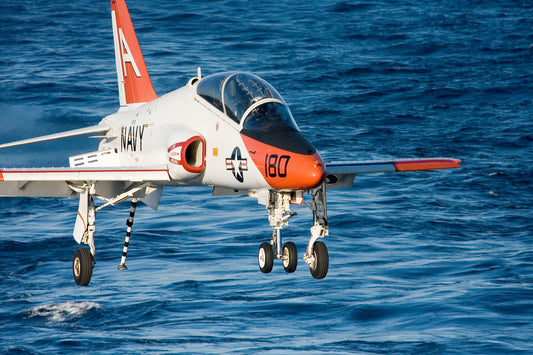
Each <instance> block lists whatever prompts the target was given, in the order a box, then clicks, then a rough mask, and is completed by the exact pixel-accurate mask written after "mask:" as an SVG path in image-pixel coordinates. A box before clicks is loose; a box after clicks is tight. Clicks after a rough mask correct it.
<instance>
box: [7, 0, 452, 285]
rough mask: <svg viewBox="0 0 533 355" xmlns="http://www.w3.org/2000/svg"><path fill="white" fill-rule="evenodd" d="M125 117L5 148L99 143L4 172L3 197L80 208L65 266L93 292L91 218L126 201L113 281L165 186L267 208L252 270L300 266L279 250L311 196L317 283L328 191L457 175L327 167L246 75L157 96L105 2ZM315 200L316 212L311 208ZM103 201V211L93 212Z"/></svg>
mask: <svg viewBox="0 0 533 355" xmlns="http://www.w3.org/2000/svg"><path fill="white" fill-rule="evenodd" d="M111 20H112V26H113V39H114V48H115V62H116V71H117V78H118V91H119V99H120V108H119V109H118V111H117V112H116V113H113V114H111V115H109V116H107V117H105V118H104V119H102V121H101V122H100V123H99V124H98V125H96V126H92V127H87V128H81V129H76V130H72V131H67V132H62V133H56V134H50V135H47V136H42V137H38V138H33V139H26V140H21V141H17V142H12V143H7V144H1V145H0V149H6V148H8V147H13V146H18V145H24V144H30V143H36V142H43V141H48V140H55V139H60V138H66V137H73V136H81V135H96V136H97V138H99V147H98V150H97V151H94V152H90V153H86V154H81V155H77V156H72V157H70V158H69V162H70V167H68V168H24V169H22V168H13V169H3V170H0V196H25V197H78V198H79V208H78V213H77V217H76V222H75V226H74V232H73V236H74V239H75V240H76V242H77V243H78V244H81V243H84V244H87V245H88V246H89V248H79V249H77V250H76V252H75V253H74V260H73V263H72V269H73V275H74V280H75V282H76V284H78V285H82V286H85V285H88V284H89V282H90V280H91V276H92V272H93V267H94V265H95V262H94V260H95V243H94V233H95V215H96V212H97V211H100V210H102V209H103V208H105V207H107V206H110V205H115V204H117V203H119V202H122V201H125V200H128V199H131V212H130V216H129V219H128V220H127V230H126V239H125V243H124V249H123V255H122V260H121V263H120V265H119V268H120V269H126V265H125V261H126V255H127V251H128V244H129V239H130V235H131V230H132V225H133V219H134V215H135V209H136V207H137V202H138V201H141V202H143V203H145V204H146V205H148V206H150V207H151V208H153V209H157V207H158V205H159V201H160V198H161V194H162V192H163V187H165V186H199V185H205V186H212V187H213V195H214V196H221V195H233V194H248V195H249V196H251V197H254V198H256V199H257V201H258V203H259V204H262V205H264V206H265V207H266V209H267V212H268V219H269V222H270V226H271V227H272V239H271V240H270V241H269V242H264V243H262V244H261V245H260V247H259V252H258V261H259V268H260V270H261V271H262V272H263V273H269V272H270V271H271V270H272V267H273V263H274V259H280V260H281V261H282V264H283V268H284V269H285V271H286V272H289V273H290V272H294V271H295V270H296V266H297V250H296V246H295V244H294V243H292V242H286V243H285V244H283V245H282V238H281V230H282V229H283V228H284V227H285V226H287V225H288V222H289V218H290V217H292V216H293V215H294V214H295V213H294V212H291V204H303V197H304V193H310V195H311V196H310V201H311V202H310V203H308V204H306V205H307V206H308V207H310V209H311V210H312V212H313V225H312V227H311V236H310V239H309V242H308V244H307V248H306V253H305V255H304V256H303V258H304V260H305V262H306V263H307V265H308V266H309V268H310V270H311V274H312V276H313V277H314V278H317V279H321V278H324V277H325V276H326V274H327V272H328V267H329V256H328V251H327V248H326V246H325V244H324V243H323V242H321V241H319V239H321V238H323V237H325V236H327V235H328V220H327V204H326V190H328V189H331V188H346V187H351V186H352V184H353V181H354V178H355V175H356V174H363V173H379V172H393V171H414V170H429V169H445V168H458V167H460V161H459V160H456V159H450V158H430V159H408V160H393V161H370V162H367V161H362V162H325V161H323V160H322V158H321V157H320V155H319V154H318V152H317V150H316V148H315V147H314V146H313V144H311V143H310V142H309V141H308V140H307V139H306V138H305V137H304V136H303V135H302V134H301V133H300V131H299V128H298V126H297V125H296V122H295V121H294V118H293V117H292V115H291V112H290V110H289V108H288V107H287V104H286V102H285V101H284V100H283V98H282V97H281V96H280V94H279V93H278V92H277V91H276V89H274V88H273V87H272V86H271V85H270V84H269V83H267V82H266V81H265V80H263V79H261V78H260V77H258V76H256V75H253V74H249V73H244V72H225V73H219V74H214V75H209V76H206V77H203V76H202V73H201V70H200V69H198V72H197V75H196V76H195V77H193V78H192V79H190V80H189V82H188V83H187V84H186V85H185V86H184V87H182V88H179V89H177V90H175V91H172V92H170V93H168V94H166V95H163V96H160V97H159V96H158V95H156V93H155V91H154V89H153V87H152V83H151V81H150V77H149V75H148V72H147V69H146V65H145V62H144V59H143V56H142V53H141V50H140V47H139V44H138V41H137V37H136V35H135V31H134V28H133V25H132V22H131V19H130V15H129V11H128V9H127V7H126V3H125V1H124V0H111ZM311 198H312V200H311ZM96 199H98V200H100V201H102V202H101V204H99V205H97V204H96V203H95V200H96Z"/></svg>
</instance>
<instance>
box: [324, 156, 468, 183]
mask: <svg viewBox="0 0 533 355" xmlns="http://www.w3.org/2000/svg"><path fill="white" fill-rule="evenodd" d="M460 163H461V161H460V160H457V159H450V158H428V159H400V160H384V161H351V162H331V163H326V184H327V187H328V188H345V187H352V185H353V181H354V179H355V175H357V174H370V173H388V172H396V171H398V172H401V171H420V170H434V169H450V168H460V167H461V165H460Z"/></svg>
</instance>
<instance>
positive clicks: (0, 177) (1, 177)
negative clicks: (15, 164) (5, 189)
mask: <svg viewBox="0 0 533 355" xmlns="http://www.w3.org/2000/svg"><path fill="white" fill-rule="evenodd" d="M0 181H4V174H3V173H2V172H1V171H0Z"/></svg>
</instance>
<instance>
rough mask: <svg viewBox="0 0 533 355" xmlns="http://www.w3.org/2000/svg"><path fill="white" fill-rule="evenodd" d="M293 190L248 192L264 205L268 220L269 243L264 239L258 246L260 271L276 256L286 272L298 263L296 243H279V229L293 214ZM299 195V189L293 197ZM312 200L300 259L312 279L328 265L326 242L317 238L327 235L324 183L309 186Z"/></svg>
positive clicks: (267, 269)
mask: <svg viewBox="0 0 533 355" xmlns="http://www.w3.org/2000/svg"><path fill="white" fill-rule="evenodd" d="M294 194H295V193H294V192H293V193H291V192H281V191H266V190H265V191H258V192H254V193H251V194H250V195H251V196H252V197H256V198H257V200H258V202H259V203H260V204H262V205H265V207H266V209H267V211H268V220H269V222H270V226H271V227H272V240H271V241H270V243H268V242H264V243H262V244H261V246H260V247H259V251H258V261H259V269H260V270H261V272H263V273H265V274H267V273H270V272H271V271H272V267H273V264H274V259H280V260H281V261H282V264H283V268H284V270H285V271H286V272H288V273H292V272H294V271H295V270H296V267H297V265H298V253H297V250H296V245H294V243H292V242H287V243H285V244H284V245H283V247H282V241H281V230H282V229H283V227H285V226H287V225H289V218H291V217H292V216H294V215H296V212H291V209H290V205H291V198H293V197H294ZM298 194H299V197H300V198H303V197H302V192H296V195H297V196H296V197H298ZM312 195H313V202H312V203H311V204H310V205H309V207H310V208H311V210H313V220H314V223H313V226H312V227H311V238H310V240H309V244H308V246H307V250H306V251H307V253H306V254H305V255H304V260H305V262H306V263H307V265H308V266H309V269H310V271H311V275H312V276H313V277H314V278H316V279H323V278H324V277H326V275H327V273H328V268H329V256H328V249H327V248H326V245H325V244H324V243H322V242H319V241H317V240H318V239H319V238H323V237H325V236H327V235H328V221H327V212H326V210H327V206H326V188H325V186H324V185H321V186H319V187H318V188H316V189H314V190H312Z"/></svg>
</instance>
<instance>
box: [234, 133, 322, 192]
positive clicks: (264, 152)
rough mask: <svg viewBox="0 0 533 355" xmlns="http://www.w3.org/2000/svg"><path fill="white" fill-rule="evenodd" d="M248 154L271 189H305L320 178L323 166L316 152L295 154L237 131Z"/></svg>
mask: <svg viewBox="0 0 533 355" xmlns="http://www.w3.org/2000/svg"><path fill="white" fill-rule="evenodd" d="M241 137H242V139H243V141H244V144H245V145H246V149H247V150H248V153H249V154H250V157H251V158H252V160H253V161H254V164H255V166H257V168H258V169H259V171H260V172H261V174H262V175H263V177H264V178H265V180H266V182H267V183H268V184H269V185H270V186H271V187H273V188H275V189H285V190H309V189H312V188H314V187H317V186H318V185H320V184H321V183H322V182H323V181H324V177H325V175H326V169H325V168H324V162H323V161H322V158H320V155H319V154H318V153H314V154H310V155H305V154H296V153H293V152H289V151H286V150H283V149H279V148H276V147H273V146H271V145H268V144H265V143H261V142H259V141H257V140H255V139H252V138H250V137H247V136H245V135H241Z"/></svg>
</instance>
